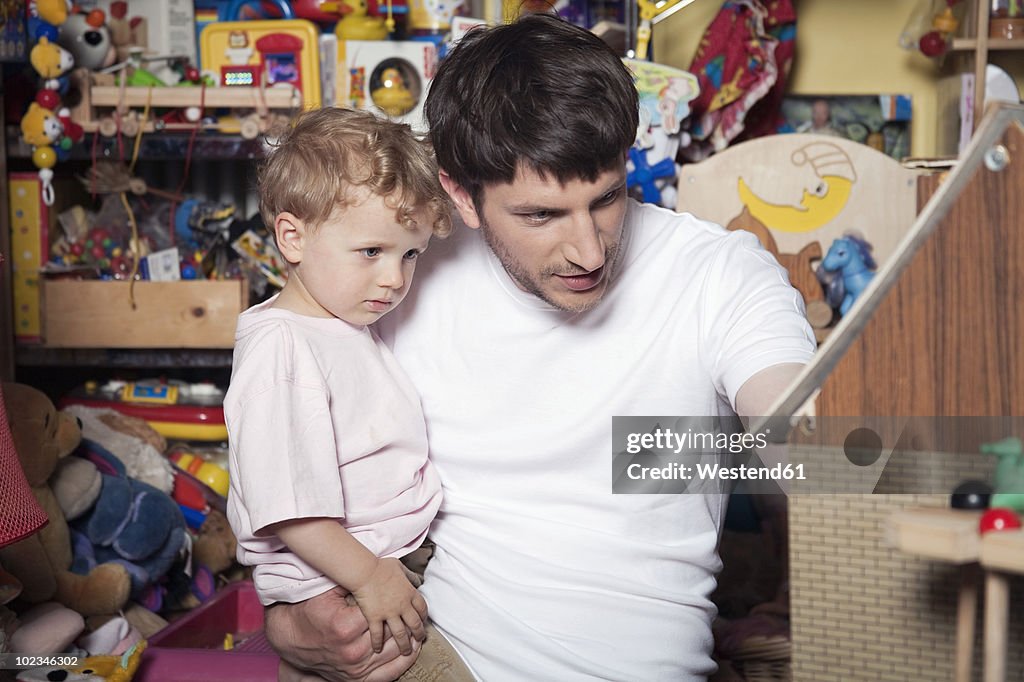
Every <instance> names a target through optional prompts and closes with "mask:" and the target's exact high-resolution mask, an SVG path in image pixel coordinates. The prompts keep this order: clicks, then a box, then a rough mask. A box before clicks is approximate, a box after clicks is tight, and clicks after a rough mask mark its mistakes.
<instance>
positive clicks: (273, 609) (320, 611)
mask: <svg viewBox="0 0 1024 682" xmlns="http://www.w3.org/2000/svg"><path fill="white" fill-rule="evenodd" d="M264 625H265V629H266V633H267V639H268V640H269V641H270V644H271V646H273V647H274V649H275V650H276V651H277V653H278V654H279V655H280V656H281V658H282V659H284V661H285V662H287V663H289V664H290V665H291V666H293V667H294V668H297V669H299V670H308V671H311V672H316V673H318V674H319V675H321V676H322V677H324V678H325V679H327V680H331V681H332V682H354V681H357V680H358V681H360V682H388V681H390V680H395V679H397V678H398V677H400V676H401V675H402V673H404V672H405V671H406V670H408V669H409V668H410V667H412V664H413V662H414V661H415V660H416V656H417V655H418V654H419V650H420V643H419V642H418V641H415V640H414V641H413V642H412V653H411V654H410V655H408V656H403V655H402V654H401V652H400V651H399V650H398V644H397V642H395V639H394V638H393V637H388V638H387V639H386V640H385V641H384V646H383V648H382V649H381V651H380V653H374V652H373V647H372V646H371V644H370V633H369V630H368V626H367V623H366V619H365V618H364V617H363V613H362V611H360V610H359V607H358V606H357V605H356V603H355V600H354V599H352V597H351V596H350V595H348V594H346V592H345V591H344V590H343V589H341V588H340V587H336V588H334V589H333V590H329V591H327V592H324V593H323V594H320V595H318V596H316V597H313V598H312V599H308V600H306V601H304V602H298V603H296V604H282V603H278V604H274V605H273V606H270V607H268V608H267V609H266V616H265V624H264Z"/></svg>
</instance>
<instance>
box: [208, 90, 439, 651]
mask: <svg viewBox="0 0 1024 682" xmlns="http://www.w3.org/2000/svg"><path fill="white" fill-rule="evenodd" d="M259 192H260V210H261V213H262V215H263V219H264V221H266V224H267V225H271V226H273V231H274V236H275V238H276V240H277V245H278V248H279V250H280V251H281V254H282V256H283V257H284V259H285V260H286V261H287V262H288V265H289V276H288V282H287V284H286V285H285V287H284V289H283V290H282V291H281V292H280V293H279V294H277V295H276V296H275V297H273V298H271V299H270V300H268V301H266V302H264V303H261V304H259V305H256V306H253V307H252V308H250V309H249V310H247V311H246V312H244V313H242V315H241V316H240V317H239V320H238V328H237V331H236V336H235V351H234V363H233V370H232V376H231V384H230V387H229V389H228V392H227V396H226V398H225V402H224V411H225V416H226V420H227V425H228V433H229V442H230V468H231V489H230V494H229V496H228V508H227V512H228V518H229V520H230V521H231V526H232V528H233V529H234V531H235V534H236V535H237V536H238V557H239V560H240V561H241V562H242V563H244V564H247V565H251V566H254V570H253V580H254V582H255V585H256V589H257V592H258V594H259V597H260V600H261V602H262V603H263V604H264V605H268V604H272V603H275V602H298V601H303V600H306V599H309V598H311V597H314V596H316V595H318V594H321V593H323V592H325V591H327V590H330V589H332V588H334V587H335V586H336V585H340V586H341V587H342V588H344V589H345V590H347V591H348V592H349V593H350V594H351V595H352V596H353V597H354V598H355V601H356V602H357V603H358V605H359V607H360V609H361V610H362V611H363V613H364V614H365V616H366V620H367V621H368V622H369V632H370V639H371V642H372V646H373V649H374V650H375V651H380V650H381V648H382V646H383V642H384V639H385V629H384V625H385V624H386V625H387V626H388V628H389V629H390V631H391V634H392V635H393V636H394V638H395V640H396V642H397V644H398V647H399V649H400V650H401V651H402V652H403V653H406V654H407V653H410V652H411V651H412V650H413V646H412V639H411V638H415V639H417V640H419V641H423V640H424V639H425V637H426V630H425V627H426V620H427V606H426V602H425V601H424V599H423V597H421V596H420V594H419V593H418V592H417V591H416V589H415V587H414V586H413V585H412V584H411V583H410V581H409V578H407V577H406V573H405V572H404V569H403V567H402V564H401V563H400V562H399V558H400V557H402V556H404V555H406V554H408V553H409V552H411V551H413V550H415V549H416V548H418V547H419V546H420V544H421V543H422V542H423V539H424V537H425V536H426V534H427V528H428V526H429V525H430V522H431V521H432V520H433V518H434V515H435V513H436V512H437V509H438V506H439V505H440V503H441V484H440V480H439V479H438V476H437V473H436V472H435V470H434V468H433V467H432V466H431V464H430V462H429V460H428V459H427V441H426V430H425V426H424V422H423V415H422V412H421V410H420V403H419V397H418V396H417V394H416V391H415V389H414V388H413V387H412V385H411V384H410V383H409V381H408V379H407V378H406V375H405V373H404V372H403V371H402V370H401V368H399V366H398V365H397V364H396V362H395V360H394V358H393V356H392V355H391V352H390V351H389V350H388V349H387V347H385V346H384V345H383V344H382V343H381V342H380V340H379V339H378V338H377V337H376V335H375V334H374V333H373V332H371V331H370V329H369V328H368V327H367V325H370V324H372V323H374V322H376V321H377V320H378V319H380V318H381V317H382V316H383V315H385V314H387V313H388V312H390V311H391V310H394V308H395V307H396V306H397V305H398V304H399V303H401V302H402V299H403V298H405V295H406V293H408V291H409V287H410V285H411V284H412V277H413V271H414V270H415V268H416V260H417V258H418V257H419V256H420V255H421V254H422V253H423V252H424V251H425V250H426V248H427V243H428V242H429V241H430V237H431V234H435V235H438V236H440V237H443V236H445V235H447V233H448V232H449V231H450V230H451V218H450V212H449V211H450V209H449V204H448V198H447V195H446V194H445V192H444V190H443V189H442V188H441V185H440V184H439V182H438V177H437V167H436V165H435V162H434V159H433V155H432V153H431V149H430V147H429V144H428V143H426V142H424V141H422V140H419V139H417V138H416V137H414V135H413V134H412V132H411V130H410V129H409V128H408V126H405V125H400V124H396V123H392V122H389V121H386V120H383V119H380V118H378V117H376V116H374V115H373V114H371V113H368V112H359V111H351V110H345V109H336V108H326V109H320V110H315V111H310V112H307V113H304V114H302V115H300V116H299V117H298V118H297V119H296V121H295V122H294V126H293V127H292V128H291V129H290V130H289V131H288V132H287V133H286V134H285V135H284V136H283V137H282V138H281V139H280V141H279V143H278V144H277V145H276V147H275V148H274V149H273V150H271V152H270V154H269V157H268V159H267V160H266V162H265V164H264V166H263V168H262V170H261V174H260V178H259ZM437 638H440V636H439V635H436V636H434V637H432V639H437Z"/></svg>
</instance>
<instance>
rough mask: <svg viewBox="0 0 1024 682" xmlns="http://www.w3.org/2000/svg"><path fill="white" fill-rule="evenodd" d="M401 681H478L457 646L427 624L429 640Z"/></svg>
mask: <svg viewBox="0 0 1024 682" xmlns="http://www.w3.org/2000/svg"><path fill="white" fill-rule="evenodd" d="M398 680H399V682H476V678H475V677H473V673H471V672H469V668H467V667H466V664H465V663H463V662H462V658H461V657H460V656H459V654H458V653H457V652H456V651H455V648H454V647H453V646H452V645H451V644H450V643H449V642H448V640H447V639H445V638H444V635H442V634H441V633H440V632H438V631H437V629H436V628H435V627H434V626H433V625H430V624H428V625H427V641H425V642H424V643H423V648H421V649H420V655H419V657H417V658H416V662H415V663H413V664H412V667H411V668H409V669H408V670H407V671H405V674H404V675H402V676H401V677H400V678H398Z"/></svg>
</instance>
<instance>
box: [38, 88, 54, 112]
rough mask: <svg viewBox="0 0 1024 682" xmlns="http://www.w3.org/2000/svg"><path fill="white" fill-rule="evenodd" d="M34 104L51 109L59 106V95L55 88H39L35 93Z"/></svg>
mask: <svg viewBox="0 0 1024 682" xmlns="http://www.w3.org/2000/svg"><path fill="white" fill-rule="evenodd" d="M36 104H38V105H39V106H41V107H43V108H44V109H49V110H50V111H53V110H55V109H56V108H57V107H59V106H60V95H58V94H57V91H56V90H40V91H39V92H37V93H36Z"/></svg>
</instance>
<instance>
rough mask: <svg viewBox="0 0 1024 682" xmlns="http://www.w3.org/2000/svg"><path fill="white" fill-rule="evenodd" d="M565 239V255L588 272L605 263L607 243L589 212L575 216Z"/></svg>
mask: <svg viewBox="0 0 1024 682" xmlns="http://www.w3.org/2000/svg"><path fill="white" fill-rule="evenodd" d="M569 229H570V231H569V234H568V235H567V237H566V240H565V250H564V253H565V257H566V259H568V260H569V261H570V262H571V263H573V264H575V265H578V266H579V267H581V268H583V269H584V270H586V271H587V272H591V271H592V270H596V269H598V268H599V267H601V266H602V265H604V258H605V245H604V239H603V237H602V236H601V231H600V230H599V229H598V227H597V223H596V222H595V221H594V218H593V216H592V215H591V214H590V213H589V212H588V213H584V214H581V215H579V216H577V217H575V218H574V219H573V220H572V222H571V226H570V228H569Z"/></svg>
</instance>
